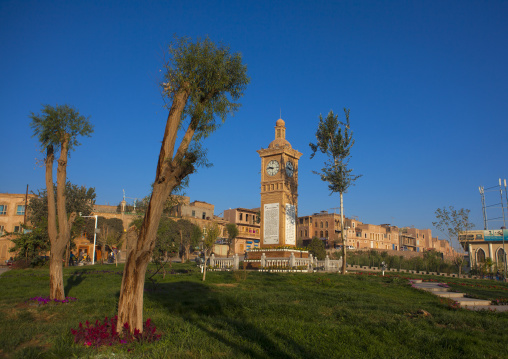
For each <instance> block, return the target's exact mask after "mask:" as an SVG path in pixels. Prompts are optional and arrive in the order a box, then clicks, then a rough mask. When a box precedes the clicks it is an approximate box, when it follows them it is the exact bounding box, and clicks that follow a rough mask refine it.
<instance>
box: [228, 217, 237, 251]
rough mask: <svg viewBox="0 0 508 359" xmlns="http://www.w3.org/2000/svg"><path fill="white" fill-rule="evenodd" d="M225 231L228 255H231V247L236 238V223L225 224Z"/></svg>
mask: <svg viewBox="0 0 508 359" xmlns="http://www.w3.org/2000/svg"><path fill="white" fill-rule="evenodd" d="M226 230H227V231H228V254H227V257H229V254H230V253H231V245H232V244H233V243H234V242H235V238H236V237H238V226H237V225H236V223H228V224H226Z"/></svg>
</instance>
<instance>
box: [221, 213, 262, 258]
mask: <svg viewBox="0 0 508 359" xmlns="http://www.w3.org/2000/svg"><path fill="white" fill-rule="evenodd" d="M224 220H225V221H226V222H228V223H234V224H236V226H237V227H238V236H237V237H236V238H235V241H234V243H233V246H232V250H233V253H237V254H243V253H245V251H249V250H250V249H252V248H258V247H259V245H260V227H261V225H260V222H261V221H260V218H259V208H254V209H247V208H234V209H226V210H225V211H224ZM225 237H227V233H226V235H225Z"/></svg>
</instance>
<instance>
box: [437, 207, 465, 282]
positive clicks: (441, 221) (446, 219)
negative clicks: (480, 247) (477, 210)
mask: <svg viewBox="0 0 508 359" xmlns="http://www.w3.org/2000/svg"><path fill="white" fill-rule="evenodd" d="M469 212H471V211H470V210H469V209H464V208H461V209H459V210H456V209H455V208H454V207H453V206H449V207H448V208H446V207H443V208H438V209H436V222H432V225H433V226H434V227H436V228H437V229H438V230H439V231H440V232H441V233H443V234H444V235H445V237H446V239H447V240H448V243H449V244H450V246H451V247H452V248H453V245H454V244H455V245H460V244H461V243H460V242H459V236H460V235H461V234H462V233H465V234H466V239H467V231H470V230H472V229H473V228H474V224H473V223H471V222H470V221H469ZM464 246H465V247H466V248H465V250H466V251H468V250H469V249H468V248H467V242H465V243H464ZM452 261H453V263H454V264H455V265H456V266H457V268H458V270H459V276H460V275H461V272H462V267H463V266H464V254H463V253H458V252H456V253H455V254H454V258H453V259H452Z"/></svg>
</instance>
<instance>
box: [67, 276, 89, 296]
mask: <svg viewBox="0 0 508 359" xmlns="http://www.w3.org/2000/svg"><path fill="white" fill-rule="evenodd" d="M84 279H85V275H84V273H82V272H75V273H73V274H72V275H71V276H70V277H69V278H67V283H66V284H65V286H64V292H65V293H67V294H69V291H70V290H71V288H73V287H77V286H78V285H79V284H80V283H81V282H82V281H83V280H84Z"/></svg>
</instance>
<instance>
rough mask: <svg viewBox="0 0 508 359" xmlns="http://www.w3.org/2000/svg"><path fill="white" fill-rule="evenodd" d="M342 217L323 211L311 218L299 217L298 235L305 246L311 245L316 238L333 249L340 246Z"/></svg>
mask: <svg viewBox="0 0 508 359" xmlns="http://www.w3.org/2000/svg"><path fill="white" fill-rule="evenodd" d="M336 230H337V231H340V215H339V214H336V213H328V212H327V211H321V212H319V213H314V214H313V215H311V216H303V217H298V228H297V235H298V239H300V240H302V242H303V245H307V244H309V243H310V241H311V240H312V238H314V237H316V238H319V239H321V240H322V241H323V242H324V243H325V247H326V248H333V246H334V243H335V245H339V244H340V233H336V232H335V231H336Z"/></svg>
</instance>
